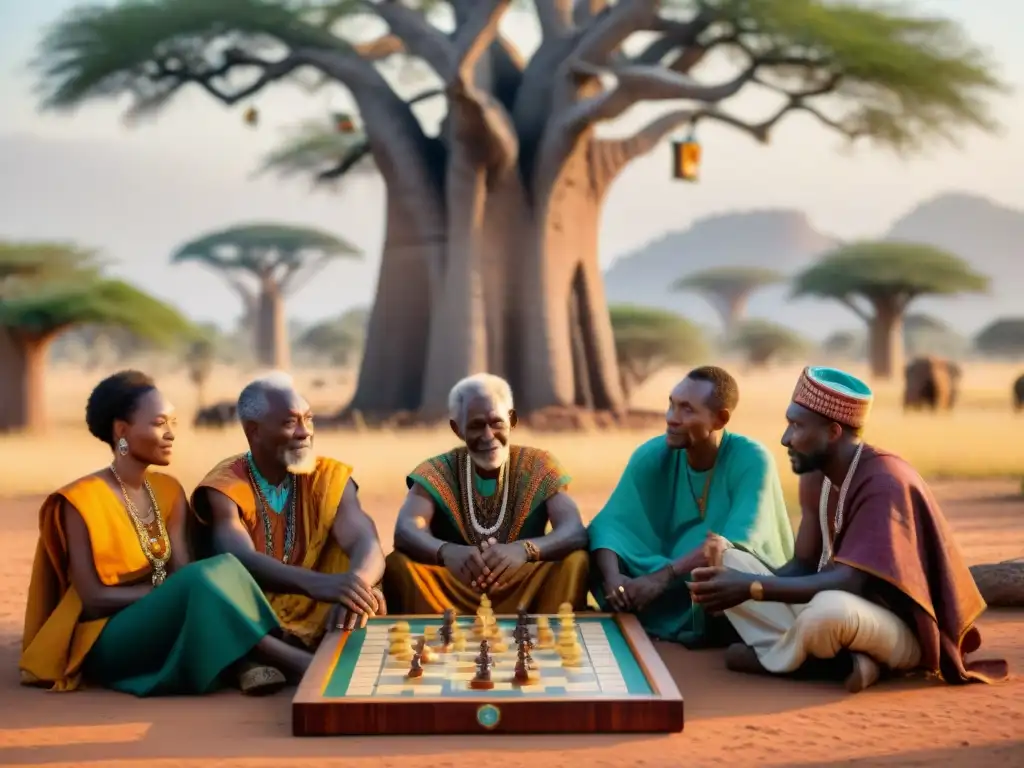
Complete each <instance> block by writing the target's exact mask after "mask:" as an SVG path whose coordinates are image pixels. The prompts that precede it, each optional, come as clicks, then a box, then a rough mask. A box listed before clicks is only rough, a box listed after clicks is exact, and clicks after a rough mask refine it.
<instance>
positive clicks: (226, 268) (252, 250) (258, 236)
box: [171, 224, 360, 369]
mask: <svg viewBox="0 0 1024 768" xmlns="http://www.w3.org/2000/svg"><path fill="white" fill-rule="evenodd" d="M359 253H360V252H359V251H358V250H357V249H356V248H355V246H353V245H351V244H350V243H348V242H346V241H345V240H343V239H341V238H340V237H336V236H335V235H332V234H329V233H327V232H321V231H319V230H316V229H310V228H308V227H294V226H288V225H285V224H245V225H239V226H235V227H231V228H229V229H225V230H221V231H219V232H213V233H211V234H207V235H203V236H202V237H200V238H198V239H196V240H193V241H191V242H189V243H186V244H185V245H183V246H181V247H180V248H178V250H177V251H175V253H174V255H173V256H172V257H171V260H172V261H173V262H174V263H182V262H189V261H197V262H199V263H201V264H203V265H205V266H207V267H210V268H211V269H214V270H216V271H217V272H220V273H221V274H222V275H223V276H224V278H225V279H226V280H227V281H228V282H229V284H230V285H231V286H232V287H233V288H234V289H235V290H236V291H237V292H238V294H239V295H240V296H241V297H242V301H243V311H244V312H245V313H246V315H247V316H248V317H249V318H251V319H252V321H253V323H252V326H251V327H252V328H253V332H254V337H255V338H254V348H255V352H256V358H257V360H258V362H259V363H260V364H261V365H265V366H271V367H274V368H282V369H283V368H288V367H289V366H290V364H291V359H290V355H289V344H288V325H287V322H286V319H285V306H284V305H285V299H286V298H287V297H288V296H289V295H290V294H292V293H294V292H295V291H297V290H299V289H300V288H301V287H302V286H303V285H305V284H306V283H307V282H308V281H309V280H310V279H311V278H312V277H313V276H314V275H316V274H317V273H318V272H319V271H320V270H321V269H323V267H325V266H326V265H327V264H328V263H329V262H330V261H331V260H333V259H335V258H338V257H341V256H356V255H359Z"/></svg>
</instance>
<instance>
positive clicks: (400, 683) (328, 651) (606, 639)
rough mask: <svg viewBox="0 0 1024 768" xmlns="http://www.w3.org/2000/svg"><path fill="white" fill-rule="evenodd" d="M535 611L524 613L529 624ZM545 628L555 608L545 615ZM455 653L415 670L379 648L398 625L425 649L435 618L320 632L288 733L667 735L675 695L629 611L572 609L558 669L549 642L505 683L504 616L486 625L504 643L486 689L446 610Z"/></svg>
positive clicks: (678, 715) (383, 620)
mask: <svg viewBox="0 0 1024 768" xmlns="http://www.w3.org/2000/svg"><path fill="white" fill-rule="evenodd" d="M536 618H537V617H531V620H533V621H536ZM548 618H549V620H550V624H551V626H552V628H556V629H557V627H558V624H559V619H558V617H556V616H551V617H548ZM457 621H458V624H459V627H460V628H462V630H463V632H464V633H465V637H466V639H467V642H466V646H465V648H464V649H463V650H455V649H453V648H449V650H448V651H447V652H445V653H434V654H433V658H431V659H429V660H428V661H427V662H425V663H424V664H423V665H422V675H421V676H420V677H416V678H410V677H408V673H409V669H410V662H409V660H408V658H405V659H399V658H396V657H395V656H393V655H390V654H389V645H390V640H389V630H391V631H393V628H394V627H395V626H396V624H401V625H403V626H404V625H408V628H409V632H410V634H411V635H412V636H413V637H425V638H427V639H428V640H429V641H430V642H431V644H432V645H434V646H435V647H436V646H438V641H437V640H436V637H437V634H438V630H439V629H440V627H441V625H442V619H441V617H433V616H388V617H380V618H374V619H370V620H369V622H368V623H367V626H366V627H365V628H364V629H357V630H353V631H351V632H333V633H330V634H329V635H328V636H327V637H326V638H325V640H324V642H323V644H322V645H321V647H320V649H319V651H318V652H317V655H316V657H315V659H314V661H313V664H312V665H311V667H310V669H309V671H308V672H307V673H306V675H305V677H304V678H303V680H302V683H301V685H300V686H299V690H298V691H297V692H296V695H295V698H294V699H293V702H292V722H293V728H292V730H293V733H294V734H295V735H296V736H313V735H332V734H338V735H340V734H414V733H415V734H424V733H486V732H499V733H553V732H556V733H568V732H593V733H613V732H619V733H622V732H678V731H681V730H682V729H683V699H682V696H681V695H680V694H679V691H678V689H677V688H676V686H675V683H674V682H673V680H672V678H671V676H670V675H669V674H668V671H667V669H666V668H665V666H664V664H663V663H662V661H661V659H660V657H659V656H658V655H657V652H656V651H655V649H654V646H653V645H652V644H651V642H650V640H649V639H648V638H647V635H646V634H645V633H644V631H643V629H642V628H641V627H640V624H639V622H638V621H637V620H636V618H635V617H634V616H631V615H628V614H626V615H610V614H589V613H584V614H580V615H579V616H576V617H574V624H575V632H576V633H577V640H578V642H579V647H580V649H581V650H582V653H581V654H580V657H579V660H578V661H577V662H575V665H570V666H567V665H566V663H565V662H563V659H562V657H561V656H560V654H559V653H558V652H557V650H556V649H555V648H554V647H539V646H538V647H534V649H533V651H532V657H533V670H534V672H533V675H534V676H535V677H536V679H531V680H530V681H528V682H524V683H520V682H517V681H516V680H515V679H514V675H513V669H514V666H515V664H516V658H517V649H516V645H515V642H514V641H513V640H511V636H512V634H513V628H514V627H515V626H516V617H514V616H499V617H496V623H497V625H498V628H499V630H500V634H501V635H502V636H503V638H504V639H505V640H506V641H507V646H508V647H507V649H506V650H499V651H492V653H491V655H492V657H493V660H494V663H493V668H492V677H491V680H492V685H493V687H491V688H490V689H489V690H476V689H474V688H473V687H472V686H471V680H472V679H473V678H474V675H475V674H476V665H475V664H474V659H475V657H476V656H477V654H478V652H479V648H478V640H479V636H476V635H474V634H473V621H474V617H472V616H460V617H458V620H457Z"/></svg>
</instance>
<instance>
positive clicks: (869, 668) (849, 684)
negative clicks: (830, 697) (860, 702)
mask: <svg viewBox="0 0 1024 768" xmlns="http://www.w3.org/2000/svg"><path fill="white" fill-rule="evenodd" d="M881 673H882V670H881V669H880V668H879V666H878V662H876V661H875V660H874V659H872V658H871V657H870V656H865V655H864V654H863V653H855V654H853V671H852V672H850V674H849V676H848V677H847V678H846V690H848V691H849V692H850V693H860V692H861V691H863V690H864V689H865V688H869V687H870V686H872V685H874V684H875V683H877V682H878V678H879V676H880V675H881Z"/></svg>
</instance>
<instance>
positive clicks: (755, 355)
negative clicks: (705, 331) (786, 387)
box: [730, 319, 811, 366]
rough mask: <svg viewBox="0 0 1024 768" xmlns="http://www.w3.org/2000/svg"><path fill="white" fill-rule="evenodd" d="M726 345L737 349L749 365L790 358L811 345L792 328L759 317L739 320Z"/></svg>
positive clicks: (759, 364) (761, 364)
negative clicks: (728, 343)
mask: <svg viewBox="0 0 1024 768" xmlns="http://www.w3.org/2000/svg"><path fill="white" fill-rule="evenodd" d="M730 345H731V346H732V347H734V348H735V349H737V350H738V351H740V352H741V353H742V354H743V356H744V358H746V361H747V362H748V363H750V365H753V366H763V365H767V364H768V363H770V362H774V361H777V360H784V359H791V358H792V357H794V356H797V355H801V354H803V353H805V352H806V351H807V350H808V349H810V346H811V345H810V344H809V343H808V341H807V339H805V338H804V337H803V336H801V335H800V334H799V333H797V332H796V331H794V330H793V329H792V328H787V327H786V326H784V325H779V324H777V323H772V322H769V321H768V320H761V319H755V320H746V321H744V322H742V323H740V324H739V325H738V326H737V328H736V332H735V334H734V335H733V337H732V339H730Z"/></svg>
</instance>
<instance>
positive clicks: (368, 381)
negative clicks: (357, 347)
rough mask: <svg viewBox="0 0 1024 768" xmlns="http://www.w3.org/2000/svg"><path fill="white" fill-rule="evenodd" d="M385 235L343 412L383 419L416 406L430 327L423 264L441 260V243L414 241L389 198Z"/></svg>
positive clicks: (430, 305) (431, 305)
mask: <svg viewBox="0 0 1024 768" xmlns="http://www.w3.org/2000/svg"><path fill="white" fill-rule="evenodd" d="M386 226H387V233H386V236H385V241H384V252H383V254H382V256H381V267H380V274H379V276H378V278H377V290H376V295H375V297H374V301H373V309H372V310H371V312H370V319H369V322H368V324H367V328H366V342H365V344H364V345H363V358H362V361H361V363H360V367H359V383H358V384H357V387H356V392H355V395H354V396H353V398H352V401H351V403H350V405H349V409H351V410H353V411H360V412H363V413H374V414H387V413H398V412H402V411H415V410H417V409H418V408H419V407H420V403H421V399H422V393H423V384H424V370H425V367H426V362H427V342H428V339H429V334H430V328H431V326H432V325H433V317H432V314H433V308H434V306H435V303H434V302H433V301H432V298H431V294H432V292H433V290H435V289H434V288H433V279H432V278H431V276H430V269H429V265H431V264H435V263H439V262H440V261H441V260H442V259H443V255H444V250H445V243H444V241H443V240H441V239H439V238H437V237H436V236H434V237H431V236H417V231H416V228H415V226H414V225H413V223H412V222H410V221H409V219H408V218H407V217H403V216H401V214H400V212H399V211H398V210H396V206H394V205H392V204H391V199H390V196H389V205H388V216H387V225H386Z"/></svg>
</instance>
